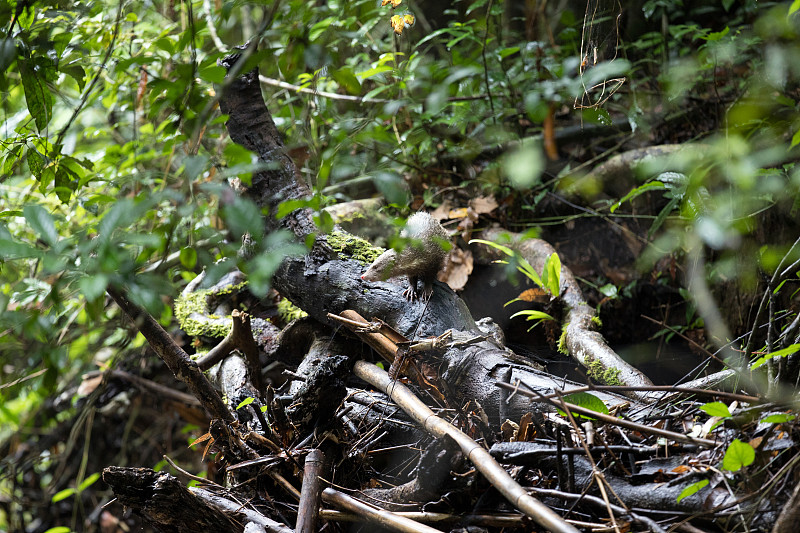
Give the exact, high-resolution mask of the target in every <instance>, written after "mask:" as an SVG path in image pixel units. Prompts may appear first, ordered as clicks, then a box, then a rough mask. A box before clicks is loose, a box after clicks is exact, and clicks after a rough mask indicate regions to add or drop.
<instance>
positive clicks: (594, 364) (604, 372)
mask: <svg viewBox="0 0 800 533" xmlns="http://www.w3.org/2000/svg"><path fill="white" fill-rule="evenodd" d="M586 374H587V375H588V376H589V377H590V378H591V379H593V380H594V381H597V382H599V383H604V384H606V385H622V384H623V383H622V381H621V380H620V379H619V374H620V370H619V368H605V367H604V366H603V364H602V363H601V362H600V361H598V360H597V359H595V360H592V361H589V364H588V365H586Z"/></svg>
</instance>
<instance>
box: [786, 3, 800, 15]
mask: <svg viewBox="0 0 800 533" xmlns="http://www.w3.org/2000/svg"><path fill="white" fill-rule="evenodd" d="M798 9H800V0H794V2H792V5H790V6H789V14H790V15H791V14H793V13H795V12H796V11H797V10H798Z"/></svg>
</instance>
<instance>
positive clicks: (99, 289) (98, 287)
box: [78, 274, 108, 302]
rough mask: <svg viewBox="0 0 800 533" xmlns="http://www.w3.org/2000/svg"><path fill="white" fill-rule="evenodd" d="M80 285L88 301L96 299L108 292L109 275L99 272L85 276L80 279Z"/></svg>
mask: <svg viewBox="0 0 800 533" xmlns="http://www.w3.org/2000/svg"><path fill="white" fill-rule="evenodd" d="M78 287H79V288H80V290H81V293H83V296H84V297H85V298H86V299H87V300H88V301H90V302H91V301H94V300H95V299H97V298H98V297H100V296H101V295H102V294H103V293H105V292H106V287H108V276H106V275H105V274H97V275H94V276H86V277H83V278H81V279H80V281H78Z"/></svg>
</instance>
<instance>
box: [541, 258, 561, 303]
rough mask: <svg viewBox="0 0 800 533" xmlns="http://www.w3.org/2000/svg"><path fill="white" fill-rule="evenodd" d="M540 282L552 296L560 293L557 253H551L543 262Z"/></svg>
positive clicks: (559, 266) (559, 265)
mask: <svg viewBox="0 0 800 533" xmlns="http://www.w3.org/2000/svg"><path fill="white" fill-rule="evenodd" d="M542 284H543V285H544V286H545V288H546V289H547V290H549V291H550V294H552V295H553V296H558V295H559V294H561V259H560V258H559V257H558V254H557V253H553V254H551V255H550V257H548V258H547V262H545V264H544V271H543V272H542Z"/></svg>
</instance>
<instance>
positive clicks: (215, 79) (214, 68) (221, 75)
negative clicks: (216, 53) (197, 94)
mask: <svg viewBox="0 0 800 533" xmlns="http://www.w3.org/2000/svg"><path fill="white" fill-rule="evenodd" d="M197 73H198V74H199V75H200V79H201V80H204V81H208V82H211V83H222V82H224V81H225V75H226V74H227V71H226V70H225V67H221V66H219V65H213V64H212V65H205V66H201V67H200V68H199V69H198V71H197Z"/></svg>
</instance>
